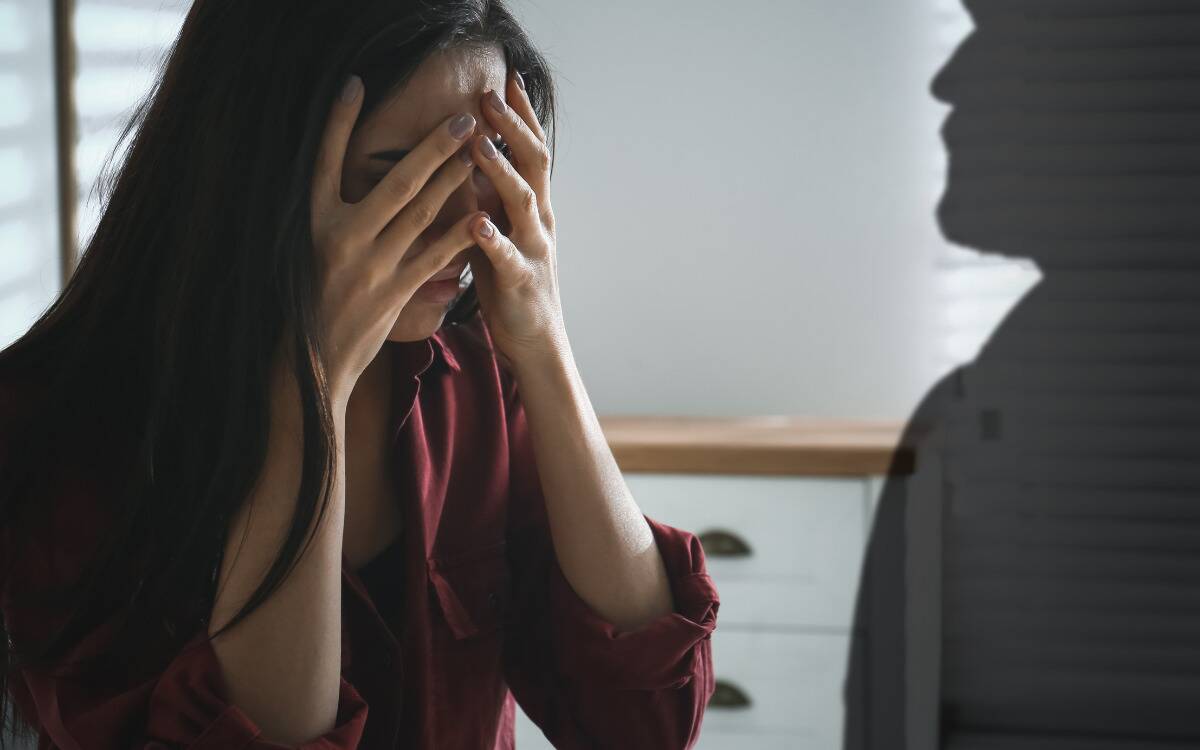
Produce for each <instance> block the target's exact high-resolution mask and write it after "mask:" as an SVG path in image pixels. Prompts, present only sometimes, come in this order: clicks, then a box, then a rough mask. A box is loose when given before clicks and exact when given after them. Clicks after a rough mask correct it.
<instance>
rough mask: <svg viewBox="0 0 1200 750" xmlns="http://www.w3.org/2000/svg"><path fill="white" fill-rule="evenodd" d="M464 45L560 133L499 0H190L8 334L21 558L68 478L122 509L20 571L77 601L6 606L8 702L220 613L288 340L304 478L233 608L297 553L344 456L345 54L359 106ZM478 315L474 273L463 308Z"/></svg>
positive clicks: (51, 599) (10, 490) (8, 447)
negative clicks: (33, 622) (475, 49)
mask: <svg viewBox="0 0 1200 750" xmlns="http://www.w3.org/2000/svg"><path fill="white" fill-rule="evenodd" d="M463 45H498V46H499V47H500V48H501V49H502V50H503V53H504V57H505V60H506V62H507V64H508V66H509V67H510V68H516V69H517V70H518V71H520V73H521V74H522V76H523V78H524V81H525V86H526V90H527V91H528V93H529V96H530V98H531V100H532V102H533V105H534V108H535V111H536V113H537V115H538V117H539V120H540V121H541V122H542V124H543V126H544V127H545V129H546V130H547V133H548V137H549V138H550V139H551V143H550V145H551V151H552V152H553V132H554V122H555V105H554V98H555V97H554V86H553V81H552V79H551V74H550V69H549V65H548V64H547V62H546V60H545V59H544V58H543V57H542V56H541V55H540V54H539V53H538V52H537V50H536V49H535V48H534V47H533V45H532V43H531V42H530V40H529V39H528V37H527V36H526V34H525V33H524V32H523V31H522V29H521V28H520V26H519V25H518V24H517V21H516V20H515V19H514V17H513V16H512V15H511V13H510V12H509V11H508V9H507V8H506V7H505V6H504V4H503V3H502V2H501V1H500V0H445V1H436V2H435V1H433V0H428V1H426V2H420V1H418V0H353V1H351V0H306V1H305V2H303V3H292V2H260V1H256V2H245V0H195V2H194V3H193V5H192V7H191V9H190V11H189V12H188V14H187V18H186V20H185V21H184V23H183V27H182V29H181V31H180V33H179V36H178V38H177V40H176V42H175V44H174V46H173V48H172V49H171V51H170V54H169V55H168V56H167V57H166V58H165V60H164V61H163V63H162V66H161V68H160V71H159V76H158V77H157V79H156V81H155V84H154V86H153V88H152V90H151V91H150V93H149V94H148V95H147V97H146V98H145V99H144V100H143V101H142V102H141V103H140V104H139V106H138V107H137V109H136V110H135V112H134V114H133V116H132V118H131V119H130V121H129V122H128V124H127V126H126V127H125V130H124V132H123V133H122V135H121V138H120V140H119V142H124V140H125V139H126V137H127V136H129V135H130V133H132V134H133V138H132V141H131V142H130V145H129V149H128V155H127V157H126V159H125V160H124V162H123V163H122V164H121V166H120V168H119V169H118V170H116V172H115V175H109V178H108V179H107V181H106V185H105V190H104V192H105V194H106V198H105V202H104V211H103V214H102V217H101V219H100V221H99V224H98V226H97V228H96V231H95V233H94V234H93V236H92V237H91V239H90V241H89V242H88V243H87V246H86V249H85V252H84V253H83V256H82V260H81V262H80V263H79V266H78V268H77V269H76V270H75V272H74V274H73V276H72V277H71V279H70V280H69V281H68V282H67V284H66V285H65V287H64V288H63V290H62V292H61V294H60V295H59V296H58V298H57V299H56V300H55V301H54V303H53V304H52V305H51V306H50V307H49V308H48V309H47V310H46V312H45V313H44V314H43V315H42V316H41V317H40V318H39V319H38V320H37V321H36V322H35V323H34V324H33V326H32V327H31V328H30V329H29V331H28V332H27V333H25V335H24V336H22V337H21V338H20V339H18V340H17V341H16V342H15V343H13V344H12V345H11V346H9V347H8V348H7V349H5V350H4V351H2V352H0V386H2V388H3V390H2V391H0V417H2V418H3V425H2V427H0V488H2V494H0V524H3V531H4V539H5V540H6V542H7V543H6V545H5V553H6V554H7V555H8V556H9V560H12V559H17V558H19V556H21V555H25V554H31V553H32V554H38V555H46V554H48V553H47V552H46V551H45V550H44V549H38V548H35V547H32V546H27V545H25V544H23V543H22V542H23V540H25V539H37V537H36V536H35V535H34V534H33V533H32V532H31V531H30V530H31V529H33V528H34V526H33V524H34V522H35V521H36V520H37V519H40V520H41V522H42V523H51V522H53V523H57V524H60V525H56V526H47V527H45V528H53V529H60V528H62V526H61V524H62V523H66V524H68V525H69V524H71V523H72V522H73V520H72V519H70V518H68V519H61V518H59V519H58V520H57V521H55V520H54V519H55V518H56V516H55V515H54V510H53V508H54V507H55V504H56V501H57V500H58V499H61V498H62V497H65V496H68V495H69V494H70V493H73V492H84V491H87V492H91V491H93V490H94V491H96V497H97V499H98V501H99V502H98V503H94V504H93V505H95V506H96V507H95V508H94V510H95V512H96V513H98V514H100V515H101V516H103V517H104V518H107V519H109V520H108V522H106V523H105V530H104V533H103V534H97V535H96V536H98V538H97V539H96V541H95V548H94V550H89V551H88V556H87V557H86V559H87V560H89V561H90V562H89V564H87V565H85V566H84V572H83V574H82V576H81V577H80V578H79V579H78V580H77V581H73V582H68V584H67V585H65V586H62V587H56V588H55V590H54V591H52V592H34V591H29V592H21V594H22V595H23V596H25V597H27V599H28V601H30V602H33V601H35V600H36V601H37V602H38V605H39V606H45V605H47V604H51V605H53V607H54V611H55V612H57V613H60V617H59V618H57V619H56V624H55V627H54V629H53V630H54V632H53V633H38V634H34V633H16V632H14V629H15V628H14V627H12V626H13V625H14V623H7V622H6V623H5V624H4V631H5V632H4V635H5V636H7V637H5V638H0V650H2V651H3V654H4V657H5V665H6V667H7V668H6V670H5V673H4V675H3V676H2V677H0V679H2V680H3V684H2V685H0V687H2V688H3V690H2V691H0V692H2V693H3V694H4V695H3V696H2V697H0V710H4V709H5V707H6V705H5V704H6V702H7V701H6V698H7V696H8V694H9V691H10V688H11V687H12V686H11V685H10V684H9V681H8V678H9V676H10V675H16V674H19V673H18V672H17V671H16V670H17V669H18V668H21V667H26V668H36V669H41V668H50V667H55V666H58V665H59V663H60V662H64V661H67V660H65V659H64V656H65V655H67V654H69V653H70V651H71V649H72V647H73V646H74V645H76V644H78V642H79V641H80V639H81V638H83V637H85V636H87V635H89V634H91V633H93V632H94V631H95V629H96V628H97V627H100V626H101V625H102V624H106V623H110V622H116V623H119V627H118V628H117V629H116V631H115V632H116V635H115V636H114V638H113V640H112V642H111V644H112V645H111V648H108V649H107V650H106V652H105V653H104V654H103V655H98V656H97V658H96V659H89V660H87V666H88V667H89V668H95V669H98V670H99V669H104V670H113V669H118V670H120V672H119V674H122V675H124V674H127V673H133V674H135V675H140V674H143V673H145V674H152V670H154V669H155V668H156V667H157V668H161V666H162V662H161V659H162V658H163V656H165V655H166V654H169V653H171V652H172V650H173V649H174V650H177V649H178V648H179V647H181V646H182V645H183V644H184V643H186V642H187V640H189V639H190V637H192V636H194V635H195V634H196V633H197V632H198V628H199V627H207V618H208V616H209V614H210V612H211V609H212V604H213V601H214V597H215V593H216V581H217V573H218V571H219V570H220V566H221V558H222V554H223V551H224V547H225V541H226V534H227V531H228V528H229V524H230V522H231V519H233V518H234V517H235V516H236V513H237V511H238V509H239V508H240V506H241V505H242V504H243V503H244V502H245V501H246V499H247V498H248V496H249V495H250V494H251V491H252V489H253V486H254V483H255V481H256V479H257V477H258V476H259V473H260V472H261V470H262V467H263V464H264V460H265V457H266V449H267V439H268V434H269V421H268V420H269V388H270V382H271V381H270V370H271V364H272V362H273V361H274V356H275V353H276V352H278V351H287V352H294V353H295V357H294V360H293V365H294V373H295V376H296V378H297V381H298V383H299V385H300V392H301V397H302V402H303V414H304V425H305V430H304V447H303V454H304V469H303V474H302V478H301V485H300V493H299V500H298V504H297V509H296V514H295V517H294V519H293V524H292V527H291V531H290V533H289V535H288V537H287V540H286V541H285V543H284V546H283V549H282V550H281V553H280V555H279V557H278V558H277V559H276V560H275V562H274V564H273V565H272V567H271V569H270V571H269V572H268V574H267V576H266V577H265V578H264V580H263V582H262V584H261V585H260V586H259V588H258V590H257V591H256V592H255V595H254V596H253V597H252V598H251V599H250V601H249V602H248V603H247V604H246V606H245V607H243V609H242V611H241V612H239V613H238V615H237V616H236V617H235V618H234V619H233V620H232V621H231V622H230V623H228V624H227V625H226V626H225V627H224V628H222V629H221V631H224V630H225V629H226V628H229V627H232V626H233V625H235V624H237V623H238V622H240V621H241V620H242V619H243V618H244V617H246V616H247V615H249V614H250V613H251V612H253V611H254V610H255V609H256V608H257V607H258V606H259V605H260V604H261V603H262V602H263V601H264V600H265V599H267V597H269V596H270V595H271V593H272V592H273V591H274V590H275V588H276V587H277V586H278V585H279V584H280V582H281V581H282V580H283V578H284V577H285V576H286V575H287V573H288V571H290V569H291V567H292V565H293V564H294V563H295V562H296V560H297V558H298V557H299V556H300V554H301V553H302V551H303V550H302V547H303V546H306V543H305V542H306V540H305V536H306V530H308V529H309V528H311V527H312V526H313V520H314V518H315V517H316V516H317V515H318V514H324V512H325V508H326V505H327V503H328V498H329V495H330V494H331V492H332V488H333V468H334V466H335V461H336V456H335V453H334V446H335V437H334V431H333V424H334V423H333V421H332V413H331V403H330V396H329V393H328V392H327V390H326V388H325V385H324V384H325V376H324V372H323V370H322V367H321V362H322V357H321V351H322V342H320V341H319V340H318V337H317V335H316V333H315V332H316V331H317V330H318V329H317V327H316V325H315V316H316V313H317V311H316V309H315V306H316V297H315V284H316V277H315V264H314V258H313V249H312V238H311V233H310V220H309V186H310V184H311V174H312V169H313V163H314V161H315V159H316V153H317V148H318V144H319V142H320V139H321V135H322V132H323V129H324V124H325V122H326V119H327V117H328V115H329V112H330V108H331V106H332V102H333V101H334V97H335V96H337V94H338V91H339V89H340V87H341V84H342V82H343V80H344V79H345V78H346V76H347V75H348V74H350V73H357V74H358V75H360V76H361V77H362V79H363V83H364V87H365V101H364V103H363V109H362V112H361V114H360V115H359V119H360V121H361V120H362V119H364V118H365V117H367V115H368V114H369V113H370V112H371V111H372V110H373V109H374V108H375V107H376V106H377V105H378V104H380V102H381V101H382V100H383V99H384V98H385V97H387V96H388V95H389V94H391V93H394V92H395V91H396V90H397V89H398V87H400V86H402V85H403V84H404V83H405V82H406V81H407V80H408V78H409V77H410V76H411V74H412V73H413V71H414V70H415V69H416V68H417V67H418V66H419V65H420V63H421V62H422V61H423V60H424V59H425V58H426V57H427V56H429V55H430V54H431V53H434V52H436V51H438V50H442V49H447V48H452V47H458V46H463ZM110 158H111V157H110ZM477 314H478V302H477V299H476V296H475V290H474V283H472V284H471V285H470V286H469V287H468V289H467V291H466V292H465V293H464V294H463V295H462V297H461V298H460V300H459V301H458V302H457V303H456V304H455V305H454V306H453V307H452V309H451V310H450V311H449V312H448V313H447V318H446V323H447V324H450V325H455V324H458V323H460V322H462V321H465V320H467V319H468V318H470V317H471V316H473V315H477ZM281 347H283V348H281ZM16 394H20V395H19V397H17V396H16ZM10 396H11V397H10ZM101 489H102V490H103V491H100V490H101ZM88 512H89V513H90V512H92V511H91V510H89V511H88ZM74 522H82V521H74ZM83 531H84V532H85V534H83V535H81V536H80V537H79V538H86V531H87V530H86V529H85V530H83ZM56 538H57V537H56ZM69 538H74V537H73V536H71V537H69ZM41 539H42V541H45V539H46V537H45V536H43V537H42V538H41ZM43 546H44V545H43ZM76 552H78V550H76ZM10 569H11V568H10V566H8V560H6V561H5V569H4V571H5V572H7V571H8V570H10ZM9 583H11V582H9ZM10 588H11V587H10ZM10 597H11V598H12V601H13V602H16V601H17V597H16V592H15V591H12V592H10ZM35 597H36V599H35ZM21 601H25V599H22V600H21ZM34 635H38V636H47V637H46V638H45V639H44V640H41V641H40V642H37V643H34V642H32V640H31V639H32V637H33V636H34ZM160 649H162V650H161V651H160ZM83 666H84V664H83V662H82V661H80V662H77V663H74V664H72V665H71V668H72V669H75V668H82V667H83ZM106 674H108V675H109V676H108V679H113V677H112V675H113V674H118V673H115V672H111V671H110V672H107V673H106ZM18 682H19V677H18ZM18 708H19V706H18ZM17 718H18V719H19V720H23V722H24V723H28V722H29V719H30V718H31V717H25V716H22V715H20V714H17ZM13 731H14V732H15V731H16V725H14V726H13ZM0 747H3V738H2V737H0Z"/></svg>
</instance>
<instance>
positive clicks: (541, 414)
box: [513, 338, 675, 631]
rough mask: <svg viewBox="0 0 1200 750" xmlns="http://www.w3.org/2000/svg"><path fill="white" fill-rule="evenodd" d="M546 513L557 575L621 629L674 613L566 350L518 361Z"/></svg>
mask: <svg viewBox="0 0 1200 750" xmlns="http://www.w3.org/2000/svg"><path fill="white" fill-rule="evenodd" d="M513 373H514V377H515V378H516V382H517V387H518V390H519V392H520V394H521V402H522V404H523V405H524V407H525V414H526V417H527V418H528V421H529V433H530V440H531V442H532V443H533V450H534V455H535V460H536V462H537V468H538V476H539V479H540V480H541V485H542V494H543V495H544V496H545V499H546V513H547V516H548V520H549V523H550V531H551V534H552V536H553V539H554V549H555V552H556V555H557V558H558V563H559V567H560V568H562V571H563V575H564V577H565V578H566V579H567V581H568V582H569V583H570V584H571V587H572V588H573V589H574V590H575V592H576V593H577V594H579V596H580V597H581V598H582V599H583V600H584V601H586V602H587V603H588V604H589V605H590V606H591V607H592V609H594V610H595V611H596V612H597V613H598V614H599V615H600V616H601V617H604V618H606V619H607V620H608V621H609V622H611V623H613V624H614V625H616V626H617V628H618V629H620V630H626V631H629V630H637V629H638V628H640V627H641V626H642V625H645V624H646V623H648V622H650V621H652V620H654V619H655V618H657V617H659V616H661V615H663V614H665V613H667V612H670V611H672V610H673V609H674V606H675V605H674V601H673V599H672V595H671V587H670V583H669V582H668V579H667V573H666V568H665V567H664V565H663V561H662V556H661V555H660V553H659V551H658V545H657V544H656V542H655V540H654V534H653V532H651V530H650V527H649V525H648V524H647V523H646V520H645V518H643V517H642V511H641V509H640V508H639V507H638V505H637V503H636V502H634V500H633V497H632V495H630V493H629V489H628V487H627V486H626V485H625V479H624V477H623V476H622V475H621V470H620V468H619V467H618V466H617V462H616V459H615V458H613V454H612V450H611V449H610V448H609V446H608V441H607V440H606V439H605V437H604V432H603V431H602V430H601V429H600V421H599V419H598V418H597V417H596V413H595V411H594V410H593V409H592V402H591V400H590V399H589V398H588V396H587V392H586V390H585V389H584V387H583V380H582V378H581V377H580V375H579V371H578V369H577V368H576V367H575V359H574V357H573V356H572V355H571V352H570V346H569V344H568V343H567V342H566V340H565V338H564V340H563V343H562V346H561V347H557V348H555V349H554V351H553V353H548V354H546V355H545V356H543V357H539V358H536V359H534V358H529V359H526V360H523V361H519V362H516V363H515V364H514V367H513Z"/></svg>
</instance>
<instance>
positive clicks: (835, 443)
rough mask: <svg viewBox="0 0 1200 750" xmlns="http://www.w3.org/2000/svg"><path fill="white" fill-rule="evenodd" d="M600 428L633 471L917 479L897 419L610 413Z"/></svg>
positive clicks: (622, 462) (623, 465)
mask: <svg viewBox="0 0 1200 750" xmlns="http://www.w3.org/2000/svg"><path fill="white" fill-rule="evenodd" d="M600 426H601V429H603V430H604V435H605V437H606V438H607V439H608V444H609V447H610V448H611V449H612V452H613V455H614V456H615V457H616V459H617V464H618V465H619V466H620V467H621V470H622V471H630V472H664V473H685V474H756V475H761V474H769V475H790V476H863V475H869V474H879V475H885V474H889V473H890V474H893V475H897V474H899V475H902V474H910V473H912V469H913V465H914V454H913V451H912V449H911V448H910V447H904V448H901V449H899V450H897V442H898V441H899V439H900V436H901V433H902V431H903V428H904V425H903V424H901V423H897V422H874V421H853V420H842V419H821V418H811V417H790V416H780V417H649V416H621V415H610V416H601V417H600ZM893 457H895V462H894V464H893Z"/></svg>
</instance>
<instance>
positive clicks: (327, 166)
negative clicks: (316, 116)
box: [311, 75, 363, 215]
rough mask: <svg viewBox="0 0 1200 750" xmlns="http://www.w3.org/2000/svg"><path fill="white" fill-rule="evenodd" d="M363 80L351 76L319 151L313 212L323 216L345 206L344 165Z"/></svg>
mask: <svg viewBox="0 0 1200 750" xmlns="http://www.w3.org/2000/svg"><path fill="white" fill-rule="evenodd" d="M362 90H363V87H362V79H361V78H359V77H358V76H354V75H352V76H350V77H349V78H348V79H346V82H345V84H343V87H342V90H341V92H340V93H339V95H338V97H337V99H336V100H335V101H334V103H333V107H332V109H331V111H330V113H329V118H328V119H327V120H326V121H325V131H324V134H323V135H322V136H321V145H320V146H319V148H318V150H317V161H316V167H315V169H314V170H313V177H312V180H313V182H312V185H311V190H312V212H313V214H314V215H315V214H323V213H327V212H328V211H331V210H332V209H334V208H336V207H337V206H340V205H341V204H342V163H343V160H344V159H345V156H346V144H348V143H349V142H350V134H351V133H352V132H353V131H354V123H355V122H356V121H357V120H358V113H359V110H360V109H361V108H362V101H363V98H362V96H361V94H362Z"/></svg>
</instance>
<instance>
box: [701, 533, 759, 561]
mask: <svg viewBox="0 0 1200 750" xmlns="http://www.w3.org/2000/svg"><path fill="white" fill-rule="evenodd" d="M700 546H702V547H704V554H706V555H709V556H710V557H749V556H750V545H749V544H746V543H745V542H744V541H742V538H741V537H739V536H738V535H737V534H734V533H733V532H732V531H725V530H724V529H709V530H708V531H706V532H704V533H703V534H701V535H700Z"/></svg>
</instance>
